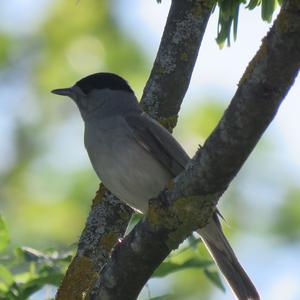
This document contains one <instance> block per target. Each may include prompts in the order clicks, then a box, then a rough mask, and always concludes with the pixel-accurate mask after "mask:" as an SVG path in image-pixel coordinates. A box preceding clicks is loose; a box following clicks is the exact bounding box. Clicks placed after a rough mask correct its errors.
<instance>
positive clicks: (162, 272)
mask: <svg viewBox="0 0 300 300" xmlns="http://www.w3.org/2000/svg"><path fill="white" fill-rule="evenodd" d="M211 264H213V262H212V261H210V260H202V259H198V258H191V259H189V260H187V261H185V262H184V263H182V264H178V263H173V262H170V261H166V262H163V263H162V264H161V265H160V266H159V267H158V268H157V269H156V270H155V272H154V273H153V275H152V277H164V276H167V275H169V274H171V273H174V272H178V271H181V270H184V269H189V268H199V269H203V268H206V267H208V266H210V265H211Z"/></svg>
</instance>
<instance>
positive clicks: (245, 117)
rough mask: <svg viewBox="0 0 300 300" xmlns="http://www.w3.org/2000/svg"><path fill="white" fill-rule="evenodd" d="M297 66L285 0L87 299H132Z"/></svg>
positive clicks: (210, 196) (210, 206) (298, 48)
mask: <svg viewBox="0 0 300 300" xmlns="http://www.w3.org/2000/svg"><path fill="white" fill-rule="evenodd" d="M299 67H300V2H299V0H290V1H288V0H287V1H285V2H284V4H283V6H282V8H281V12H280V14H279V16H278V17H277V20H276V21H275V23H274V25H273V27H272V29H271V30H270V31H269V33H268V34H267V36H266V37H265V38H264V40H263V41H262V45H261V47H260V50H259V51H258V52H257V54H256V55H255V57H254V58H253V59H252V61H251V62H250V64H249V65H248V67H247V69H246V71H245V73H244V75H243V77H242V79H241V81H240V83H239V86H238V89H237V91H236V93H235V95H234V97H233V99H232V100H231V103H230V105H229V107H228V108H227V110H226V111H225V113H224V115H223V117H222V118H221V120H220V122H219V123H218V125H217V127H216V128H215V130H214V131H213V132H212V134H211V135H210V136H209V138H208V139H207V141H206V142H205V144H204V146H203V148H201V149H199V151H198V152H197V153H196V155H195V156H194V158H193V160H192V161H191V163H190V164H189V165H188V167H187V168H186V170H185V171H184V172H183V173H181V174H180V175H179V176H178V177H177V178H176V179H175V180H174V185H173V187H172V188H171V189H170V190H166V191H163V192H162V193H161V194H160V196H159V197H158V198H157V199H153V200H151V201H150V207H149V211H148V214H147V215H146V216H145V218H144V219H143V220H142V222H140V223H139V224H138V225H137V226H136V227H135V229H134V230H133V231H132V232H131V233H130V234H129V235H128V236H127V237H126V238H125V239H124V240H123V242H122V243H120V244H118V245H117V247H115V249H114V251H113V253H112V255H111V257H110V259H109V260H108V262H107V263H106V265H105V266H104V268H103V270H102V271H101V277H100V278H99V280H97V282H96V286H95V288H94V290H93V291H92V293H91V299H101V300H107V299H109V300H112V299H114V300H118V299H122V300H127V299H128V300H132V299H136V297H137V296H138V294H139V292H140V290H141V289H142V287H143V286H144V284H145V283H146V282H147V280H148V279H149V277H150V276H151V274H152V273H153V271H154V270H155V269H156V268H157V267H158V266H159V264H160V263H161V262H162V261H163V259H164V258H165V257H166V256H167V255H168V254H169V252H170V251H171V250H172V249H174V248H176V247H177V246H178V245H179V243H180V242H182V241H183V239H184V238H185V237H186V236H188V235H189V234H190V233H191V232H192V231H193V230H195V229H197V228H201V227H202V226H204V225H205V224H206V223H207V220H208V219H209V218H210V217H211V215H212V213H213V211H214V209H215V205H216V203H217V202H218V200H219V198H220V196H221V195H222V194H223V193H224V191H225V190H226V188H227V187H228V185H229V184H230V182H231V181H232V179H233V178H234V176H235V175H236V174H237V173H238V171H239V170H240V168H241V167H242V165H243V163H244V162H245V160H246V159H247V157H248V156H249V155H250V153H251V152H252V150H253V148H254V147H255V145H256V143H257V142H258V140H259V139H260V137H261V135H262V134H263V132H264V131H265V129H266V128H267V126H268V125H269V124H270V122H271V121H272V120H273V118H274V116H275V115H276V112H277V110H278V108H279V106H280V104H281V102H282V100H283V99H284V97H285V95H286V94H287V92H288V90H289V89H290V87H291V86H292V85H293V82H294V79H295V78H296V76H297V74H298V71H299Z"/></svg>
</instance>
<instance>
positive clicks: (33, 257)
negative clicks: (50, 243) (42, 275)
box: [16, 247, 50, 262]
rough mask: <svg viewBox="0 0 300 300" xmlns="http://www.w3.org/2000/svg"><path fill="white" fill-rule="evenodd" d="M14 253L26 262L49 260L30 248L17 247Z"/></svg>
mask: <svg viewBox="0 0 300 300" xmlns="http://www.w3.org/2000/svg"><path fill="white" fill-rule="evenodd" d="M16 253H17V255H18V256H19V257H22V258H23V259H24V260H25V261H27V262H41V261H45V260H49V259H50V257H49V256H48V255H46V254H44V253H42V252H41V251H38V250H36V249H33V248H30V247H19V248H17V249H16Z"/></svg>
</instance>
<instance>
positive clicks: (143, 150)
mask: <svg viewBox="0 0 300 300" xmlns="http://www.w3.org/2000/svg"><path fill="white" fill-rule="evenodd" d="M51 92H52V93H54V94H57V95H61V96H67V97H69V98H71V99H72V100H73V101H74V102H75V104H76V105H77V107H78V109H79V111H80V114H81V117H82V119H83V122H84V127H85V130H84V145H85V148H86V150H87V153H88V156H89V158H90V161H91V164H92V166H93V168H94V170H95V172H96V174H97V176H98V177H99V179H100V180H101V181H102V183H103V184H104V186H106V187H107V188H108V189H109V190H110V192H111V193H112V194H114V195H115V196H116V197H118V198H119V199H120V200H122V201H124V202H125V203H127V204H128V205H129V206H131V207H132V208H134V209H136V210H138V211H140V212H142V213H144V214H146V213H147V210H148V202H149V200H150V199H151V198H154V197H156V196H158V194H159V193H160V192H161V191H162V190H163V189H164V188H165V187H166V186H167V185H168V183H169V182H170V180H171V179H172V178H174V177H176V176H177V175H178V174H179V173H181V172H182V171H183V170H184V169H185V167H186V165H187V164H188V162H189V161H190V157H189V156H188V154H187V153H186V151H185V150H184V149H183V147H182V146H181V145H180V144H179V143H178V142H177V140H176V139H175V138H174V137H173V135H172V134H171V133H169V131H168V130H166V129H165V128H164V127H163V126H162V125H160V124H159V123H158V122H157V121H156V120H154V119H153V118H151V117H150V116H149V115H148V114H147V113H146V112H144V111H143V110H142V108H141V106H140V104H139V102H138V100H137V97H136V96H135V93H134V91H133V90H132V88H131V87H130V85H129V84H128V82H127V81H126V80H125V79H124V78H122V77H121V76H119V75H117V74H114V73H108V72H99V73H95V74H91V75H88V76H86V77H84V78H82V79H80V80H79V81H77V82H76V83H75V84H74V85H73V86H71V87H69V88H60V89H55V90H52V91H51ZM197 232H198V233H199V234H200V237H201V239H202V241H203V242H204V244H205V246H206V247H207V249H208V251H209V253H210V254H211V256H212V258H213V259H214V261H215V263H216V265H217V266H218V267H219V269H220V271H221V273H222V274H223V276H224V277H225V279H226V281H227V282H228V284H229V286H230V287H231V289H232V291H233V294H234V295H235V297H236V298H237V299H239V300H259V299H260V297H259V294H258V292H257V290H256V288H255V286H254V284H253V283H252V282H251V280H250V278H249V277H248V275H247V273H246V272H245V271H244V269H243V267H242V266H241V264H240V263H239V261H238V259H237V257H236V255H235V254H234V252H233V249H232V248H231V246H230V244H229V242H228V241H227V239H226V237H225V235H224V233H223V230H222V227H221V224H220V221H219V218H218V214H217V213H214V215H213V216H212V218H211V219H210V220H209V222H208V224H207V225H206V226H205V227H203V228H201V229H199V230H198V231H197Z"/></svg>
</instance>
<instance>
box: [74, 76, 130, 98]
mask: <svg viewBox="0 0 300 300" xmlns="http://www.w3.org/2000/svg"><path fill="white" fill-rule="evenodd" d="M75 85H76V86H78V87H79V88H80V89H81V90H82V91H83V92H84V93H85V94H88V93H89V92H90V91H91V90H94V89H98V90H99V89H100V90H101V89H111V90H116V91H126V92H129V93H132V94H133V90H132V89H131V87H130V86H129V84H128V83H127V81H126V80H124V79H123V78H122V77H120V76H119V75H116V74H113V73H95V74H92V75H89V76H87V77H84V78H82V79H81V80H79V81H77V82H76V84H75Z"/></svg>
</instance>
